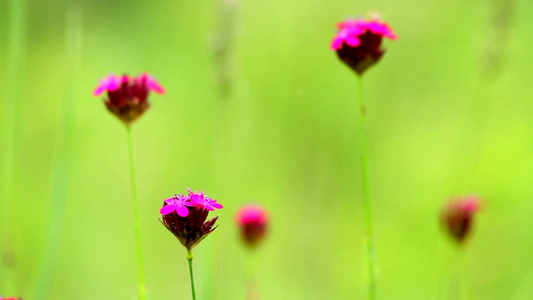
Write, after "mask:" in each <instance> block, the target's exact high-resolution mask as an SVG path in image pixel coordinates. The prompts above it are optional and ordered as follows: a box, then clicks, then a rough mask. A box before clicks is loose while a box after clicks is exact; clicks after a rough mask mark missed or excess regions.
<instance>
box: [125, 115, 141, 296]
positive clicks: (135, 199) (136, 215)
mask: <svg viewBox="0 0 533 300" xmlns="http://www.w3.org/2000/svg"><path fill="white" fill-rule="evenodd" d="M126 136H127V138H128V152H129V157H130V177H131V204H132V206H133V219H134V222H135V224H134V230H135V248H136V252H137V279H138V281H139V299H140V300H145V299H146V286H145V284H144V264H143V256H142V239H141V214H140V208H139V195H138V193H137V178H136V176H135V160H134V158H133V138H132V134H131V126H130V125H126Z"/></svg>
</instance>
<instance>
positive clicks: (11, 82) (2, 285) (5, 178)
mask: <svg viewBox="0 0 533 300" xmlns="http://www.w3.org/2000/svg"><path fill="white" fill-rule="evenodd" d="M8 6H9V7H10V11H9V17H8V18H9V38H8V40H7V63H6V65H7V68H6V74H7V76H6V84H5V85H4V86H5V99H4V100H3V103H4V105H3V111H4V116H3V119H4V126H3V130H2V131H3V139H2V142H1V144H2V145H3V147H4V149H3V150H4V151H3V164H2V167H1V169H2V198H1V199H0V214H1V215H0V291H2V293H4V294H6V293H7V294H13V295H15V294H18V293H17V284H16V283H15V282H16V280H15V278H16V277H17V275H16V267H17V266H16V251H15V247H16V246H15V245H14V244H15V242H16V236H14V235H15V229H14V228H15V225H14V224H13V222H15V220H16V218H14V217H13V213H14V212H15V208H14V205H15V201H14V200H13V181H14V180H13V169H14V168H13V163H14V159H15V153H16V151H15V125H16V120H17V102H18V100H19V99H18V98H19V95H18V90H19V87H20V83H19V80H20V74H21V73H20V71H21V63H22V54H23V50H24V48H25V47H24V42H25V39H24V32H25V23H26V22H25V19H26V12H25V11H26V1H24V0H12V1H11V3H10V4H9V5H8Z"/></svg>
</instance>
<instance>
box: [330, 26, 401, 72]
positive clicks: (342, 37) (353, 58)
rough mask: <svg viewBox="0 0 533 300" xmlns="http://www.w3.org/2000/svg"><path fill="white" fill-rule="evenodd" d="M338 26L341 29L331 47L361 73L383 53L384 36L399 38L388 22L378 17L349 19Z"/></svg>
mask: <svg viewBox="0 0 533 300" xmlns="http://www.w3.org/2000/svg"><path fill="white" fill-rule="evenodd" d="M337 28H338V29H339V31H338V32H337V35H336V36H335V38H334V39H333V41H332V42H331V49H332V50H334V51H336V52H337V55H338V56H339V58H340V59H341V60H342V61H344V62H345V63H346V64H347V65H348V66H349V67H350V68H352V69H353V70H354V71H355V72H356V73H357V74H359V75H361V74H362V73H363V72H364V71H365V70H366V69H368V68H369V67H370V66H372V65H374V64H375V63H377V62H378V61H379V59H380V58H381V56H382V55H383V53H384V51H383V50H382V49H381V48H380V47H381V40H382V38H383V37H385V38H388V39H390V40H396V39H397V38H398V37H397V36H396V34H394V32H393V31H392V28H390V27H389V25H388V24H387V23H384V22H381V21H380V20H378V19H371V20H364V19H356V20H347V21H345V22H341V23H339V24H337Z"/></svg>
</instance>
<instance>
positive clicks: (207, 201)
mask: <svg viewBox="0 0 533 300" xmlns="http://www.w3.org/2000/svg"><path fill="white" fill-rule="evenodd" d="M187 190H188V191H189V195H187V197H188V198H189V200H190V201H191V203H192V205H194V206H198V207H203V208H205V209H207V210H209V211H214V210H215V209H221V208H223V206H222V205H220V203H217V200H213V199H211V198H209V197H208V196H205V195H204V192H203V191H200V192H199V193H198V192H193V191H192V190H191V189H190V188H187Z"/></svg>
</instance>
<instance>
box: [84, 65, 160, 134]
mask: <svg viewBox="0 0 533 300" xmlns="http://www.w3.org/2000/svg"><path fill="white" fill-rule="evenodd" d="M104 92H107V98H108V99H106V101H105V104H106V106H107V109H108V110H109V111H110V112H111V113H113V114H114V115H115V116H117V117H118V118H119V119H120V120H121V121H122V122H124V123H126V124H130V123H132V122H133V121H135V120H136V119H137V118H138V117H140V116H141V115H142V114H143V113H144V112H145V111H146V110H147V109H148V108H149V107H150V104H149V103H148V95H149V93H150V92H156V93H158V94H164V93H165V89H164V88H163V87H162V86H161V85H160V84H159V83H158V82H157V81H156V80H155V79H154V78H153V77H152V76H150V75H148V74H147V73H143V74H141V75H139V76H137V77H133V78H130V77H129V76H128V75H124V76H116V75H114V74H110V75H109V76H107V77H106V78H104V79H102V80H101V81H100V84H99V85H98V86H97V87H96V89H95V90H94V92H93V94H94V95H95V96H99V95H101V94H102V93H104Z"/></svg>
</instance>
